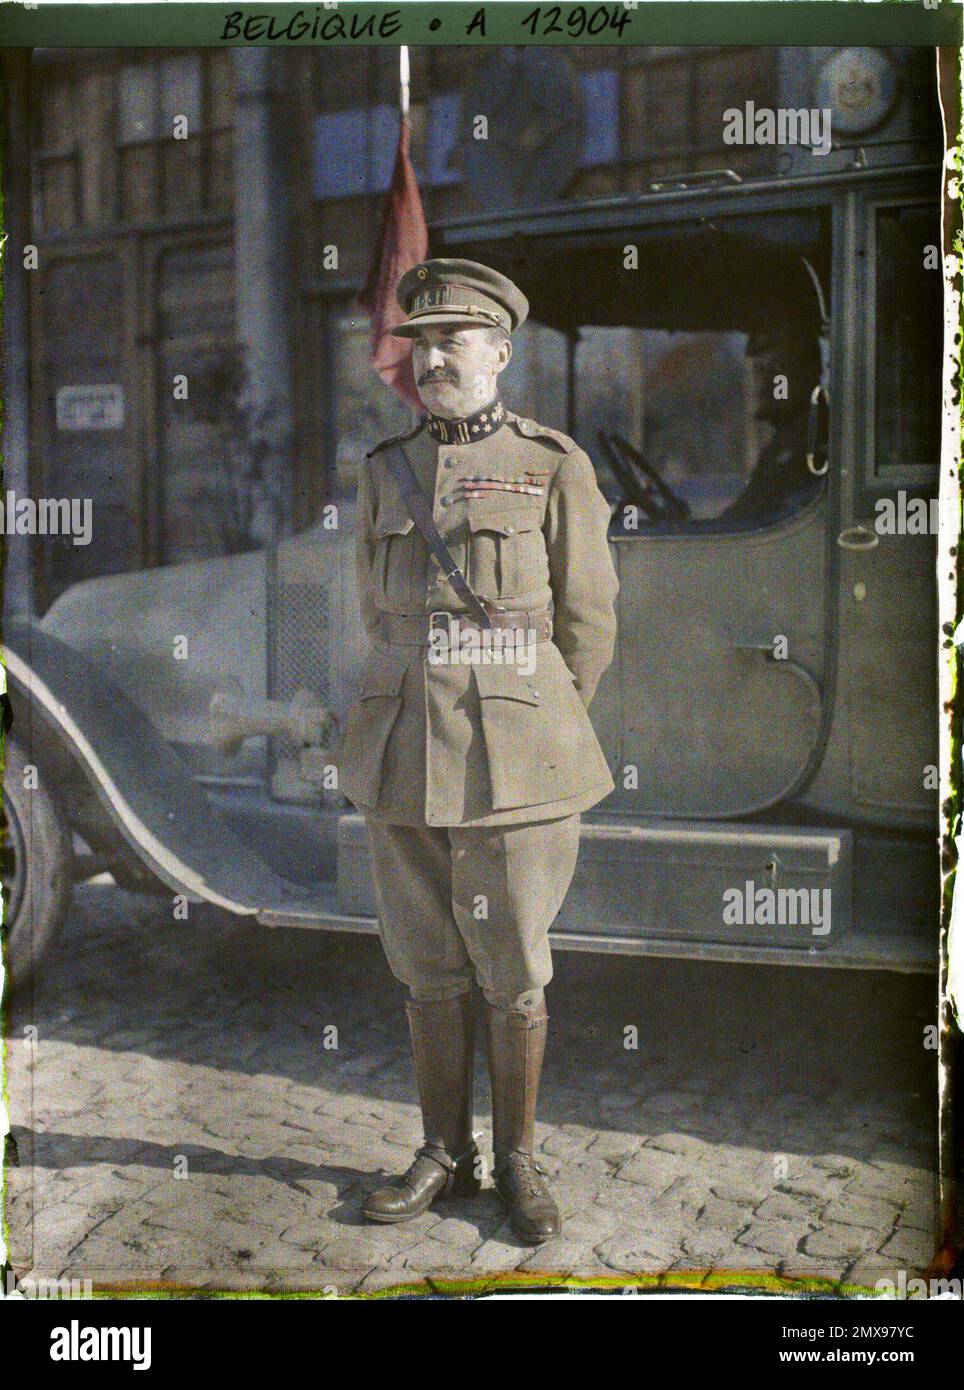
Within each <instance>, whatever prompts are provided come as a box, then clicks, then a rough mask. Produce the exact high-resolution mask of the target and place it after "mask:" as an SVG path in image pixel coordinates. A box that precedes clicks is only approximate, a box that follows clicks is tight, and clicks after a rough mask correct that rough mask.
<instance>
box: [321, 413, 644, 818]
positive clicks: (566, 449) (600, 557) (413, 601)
mask: <svg viewBox="0 0 964 1390" xmlns="http://www.w3.org/2000/svg"><path fill="white" fill-rule="evenodd" d="M396 442H398V443H399V444H400V446H401V447H402V449H403V450H404V452H405V455H406V457H407V458H408V461H409V463H410V464H411V466H412V469H413V472H414V474H415V477H416V479H417V480H418V483H419V485H420V486H421V488H422V490H423V491H424V493H425V495H426V497H427V498H429V499H430V500H431V502H432V507H433V517H434V520H435V524H436V526H437V527H438V530H439V532H440V534H441V535H442V537H443V539H444V540H445V542H446V545H447V546H448V548H449V550H450V551H451V553H452V556H453V559H454V560H455V562H456V564H457V565H458V566H459V568H460V569H461V570H462V572H463V574H465V576H466V578H467V580H468V582H469V584H470V585H471V587H472V588H473V590H474V591H475V592H476V593H477V594H479V595H480V596H483V597H485V598H488V599H492V600H493V601H494V602H496V603H497V604H498V605H499V606H500V607H503V608H507V609H512V610H529V611H536V610H540V609H545V608H547V607H550V606H552V607H553V608H554V630H553V636H552V640H551V641H548V642H539V643H537V644H535V645H533V646H532V647H530V648H529V651H530V652H534V653H535V668H534V670H533V671H531V672H526V671H524V670H522V669H521V668H520V667H518V666H517V665H513V664H509V663H504V664H496V663H493V664H471V665H466V664H439V665H435V664H432V663H431V662H430V661H429V659H428V652H427V648H426V646H425V645H421V646H419V645H414V639H415V627H416V626H417V625H416V624H415V623H414V622H412V621H411V620H413V619H416V618H419V617H421V618H424V617H425V616H426V615H427V614H429V613H431V612H432V611H433V610H438V609H442V610H447V611H449V612H453V613H459V612H464V605H463V604H462V603H461V601H460V600H459V598H458V596H457V594H456V593H455V591H454V589H453V588H452V587H451V585H450V584H449V583H448V582H447V581H446V580H445V578H444V575H443V574H442V572H441V568H440V566H439V564H438V562H437V560H436V559H435V557H434V556H433V555H432V554H431V552H430V550H429V548H428V546H427V544H426V542H425V541H424V540H423V538H422V536H421V535H420V533H419V532H418V530H417V528H416V527H415V525H414V523H413V521H412V518H411V517H410V516H409V514H408V511H407V508H406V506H405V503H404V500H403V497H402V495H401V493H400V491H399V489H398V486H397V484H396V482H395V479H394V477H393V475H392V473H391V471H390V469H389V467H388V464H387V461H386V459H385V458H384V454H383V451H384V449H385V448H386V445H388V444H393V443H396ZM476 480H479V481H478V482H477V485H476V486H473V483H474V482H475V481H476ZM486 484H488V486H486ZM500 484H501V485H500ZM506 484H507V485H508V487H506V486H505V485H506ZM509 488H511V489H513V490H508V489H509ZM515 489H517V490H515ZM609 516H610V512H609V505H608V503H607V502H606V499H605V498H604V497H603V495H602V493H601V492H600V490H599V487H598V484H597V482H596V478H595V473H594V470H593V467H592V464H591V462H590V460H589V458H588V456H587V455H586V454H585V453H584V452H583V450H582V449H580V448H579V447H578V446H577V445H576V444H575V442H574V441H573V440H572V439H570V438H569V437H568V436H567V435H565V434H562V433H560V432H559V431H556V430H552V429H549V428H547V427H545V426H542V425H539V424H537V423H536V422H535V421H533V420H528V419H525V418H522V417H519V416H517V415H515V414H513V413H512V412H511V411H508V412H505V423H504V424H502V425H501V426H500V427H499V428H497V429H495V430H494V432H492V433H490V434H487V435H484V437H481V438H478V439H472V438H470V439H469V440H467V441H464V442H461V441H460V442H450V443H444V442H439V441H438V440H436V439H435V438H434V437H433V435H432V433H431V432H430V430H429V426H428V421H427V420H424V419H423V420H422V421H421V423H420V424H419V426H418V427H417V428H416V429H415V430H414V431H413V432H412V433H411V434H409V435H408V436H404V437H402V438H401V439H400V440H399V441H385V443H383V444H381V445H379V446H377V447H376V448H375V449H373V450H372V451H371V453H370V454H369V455H368V456H367V459H366V460H365V461H364V463H363V464H362V467H361V471H360V476H359V486H358V522H357V533H356V562H357V579H358V593H359V602H360V607H361V614H362V620H363V622H364V626H365V629H366V632H367V634H368V636H369V638H370V640H371V643H372V646H371V651H370V653H369V656H368V658H367V660H366V662H365V665H364V669H363V671H362V675H361V680H360V682H359V689H358V698H357V699H356V700H355V702H354V704H353V705H352V707H351V709H350V710H349V712H348V715H347V718H346V721H345V725H344V728H343V732H342V736H341V740H340V743H339V746H338V748H337V750H336V752H335V759H336V762H337V764H338V766H339V772H340V786H341V790H342V791H343V792H344V793H345V794H346V795H347V796H348V797H349V798H350V800H351V801H353V802H354V803H355V805H356V806H358V807H359V808H360V809H362V810H363V811H364V812H365V814H366V818H370V819H378V820H383V821H386V822H389V823H393V824H397V825H410V826H416V825H421V826H426V825H427V826H439V827H441V826H466V827H468V826H479V827H483V826H494V825H509V824H513V823H519V822H523V821H530V822H531V821H541V820H550V819H557V818H560V817H564V816H569V815H572V814H576V813H579V812H581V811H583V810H585V809H586V808H588V807H590V806H593V805H595V804H596V803H597V802H599V801H600V800H602V798H603V797H605V796H606V795H608V793H609V792H610V791H612V790H613V787H614V783H613V779H612V775H611V773H610V770H609V768H608V766H607V763H606V760H605V757H604V756H603V753H602V750H601V748H600V747H599V743H598V741H597V739H596V735H595V733H594V731H593V728H592V724H591V723H590V720H589V715H588V707H589V704H590V702H591V700H592V697H593V694H594V693H595V690H596V686H597V685H598V682H599V680H600V677H601V676H602V675H603V673H604V671H605V670H606V668H607V667H608V666H609V664H610V662H611V660H612V656H613V651H614V646H615V637H616V618H615V598H616V594H617V592H618V588H619V584H618V580H617V577H616V572H615V568H614V565H613V562H612V557H611V555H610V551H609V545H608V541H607V529H608V524H609ZM406 620H408V621H406ZM406 640H408V641H409V642H411V643H412V644H411V645H406V644H405V643H406Z"/></svg>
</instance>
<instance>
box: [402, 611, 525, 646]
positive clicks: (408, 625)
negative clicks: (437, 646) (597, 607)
mask: <svg viewBox="0 0 964 1390" xmlns="http://www.w3.org/2000/svg"><path fill="white" fill-rule="evenodd" d="M490 618H491V622H492V627H491V629H489V631H490V633H492V632H506V631H513V630H514V631H521V632H523V633H525V632H529V631H532V632H534V633H535V637H534V639H533V640H534V641H536V642H548V641H549V640H550V639H551V637H552V610H551V609H549V608H533V609H518V608H514V609H508V610H507V611H505V612H502V613H492V614H490ZM453 624H457V626H458V629H459V630H460V631H462V632H464V631H466V630H467V629H473V630H474V631H476V632H478V633H479V634H480V640H481V641H483V642H484V643H486V644H488V643H491V642H492V641H493V639H492V636H491V635H490V636H484V629H483V628H482V627H481V625H480V624H479V623H477V622H475V620H474V619H473V618H472V615H471V614H470V613H451V612H449V611H448V610H446V609H436V611H435V612H434V613H386V612H384V611H382V612H380V613H379V615H378V630H379V636H380V637H381V639H382V641H383V642H389V643H393V644H395V645H398V646H404V647H428V646H430V645H431V644H432V643H433V642H438V641H439V640H441V639H440V638H439V637H438V636H436V635H435V634H437V633H442V634H443V635H444V636H446V637H447V638H448V640H449V641H451V640H452V639H453V636H454V634H453V632H452V625H453ZM495 640H496V642H497V641H498V639H497V638H496V639H495Z"/></svg>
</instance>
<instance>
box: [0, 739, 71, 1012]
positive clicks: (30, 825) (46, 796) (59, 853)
mask: <svg viewBox="0 0 964 1390" xmlns="http://www.w3.org/2000/svg"><path fill="white" fill-rule="evenodd" d="M31 766H32V765H31V763H30V760H29V758H28V757H27V755H26V752H25V750H24V748H23V745H22V744H21V743H19V742H18V740H17V739H15V738H11V737H10V735H9V734H8V735H7V737H6V738H5V740H4V749H3V806H2V812H0V880H2V886H3V934H4V938H5V948H6V949H5V952H4V956H5V964H6V969H7V977H8V987H9V988H10V989H11V990H15V991H20V990H22V989H23V988H24V987H25V986H26V984H27V982H28V981H29V980H31V979H34V980H36V977H37V972H38V970H39V967H40V965H41V962H42V961H43V958H44V956H45V954H46V952H47V950H48V949H49V947H50V943H51V941H52V940H53V938H54V937H55V936H56V934H57V929H58V928H59V926H60V924H61V923H62V921H63V920H64V916H65V914H66V912H67V908H68V906H69V904H70V898H71V893H72V892H73V886H74V878H73V848H72V841H71V835H70V827H69V825H68V823H67V816H66V814H65V812H64V809H63V807H62V805H61V803H60V799H59V797H58V796H57V795H56V793H55V792H54V791H53V790H52V789H51V788H50V787H48V786H46V785H45V783H44V780H43V777H42V776H40V774H39V772H37V771H36V769H35V768H34V770H33V773H32V774H31V776H29V777H28V775H27V774H28V769H29V768H31ZM34 782H36V783H37V785H36V786H34Z"/></svg>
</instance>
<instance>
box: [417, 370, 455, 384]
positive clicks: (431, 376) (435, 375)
mask: <svg viewBox="0 0 964 1390" xmlns="http://www.w3.org/2000/svg"><path fill="white" fill-rule="evenodd" d="M432 381H451V382H452V384H453V385H454V384H455V382H456V378H455V377H454V376H453V375H452V373H451V372H423V373H422V375H421V376H420V377H419V379H418V385H419V386H427V385H428V384H429V383H430V382H432Z"/></svg>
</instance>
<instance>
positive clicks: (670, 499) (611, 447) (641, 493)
mask: <svg viewBox="0 0 964 1390" xmlns="http://www.w3.org/2000/svg"><path fill="white" fill-rule="evenodd" d="M599 443H600V444H601V445H602V448H603V451H604V453H605V454H606V457H607V459H608V460H609V463H610V464H611V465H612V470H613V472H614V473H615V474H616V477H617V478H618V479H619V482H620V483H621V485H622V487H623V489H624V491H625V493H626V497H627V499H628V500H629V501H630V502H636V503H638V504H639V505H640V506H641V507H642V508H643V510H644V511H645V513H646V515H647V516H648V517H650V519H651V520H653V521H686V520H688V518H689V516H690V507H689V503H688V502H686V501H684V499H683V498H682V497H679V496H678V495H677V494H676V493H675V492H674V491H673V490H672V488H671V487H669V486H668V484H667V483H665V482H664V481H663V479H662V478H661V477H660V475H659V473H658V472H657V471H656V469H655V468H654V467H653V465H652V464H651V463H649V462H648V461H647V460H646V459H645V458H644V457H643V455H642V454H641V453H640V451H639V450H638V449H637V448H635V447H634V446H633V445H632V444H630V443H629V441H628V440H627V439H624V438H623V437H622V435H621V434H609V433H608V432H607V431H606V430H600V431H599Z"/></svg>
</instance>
